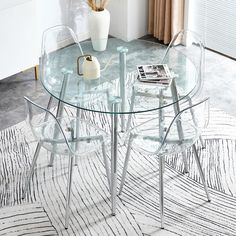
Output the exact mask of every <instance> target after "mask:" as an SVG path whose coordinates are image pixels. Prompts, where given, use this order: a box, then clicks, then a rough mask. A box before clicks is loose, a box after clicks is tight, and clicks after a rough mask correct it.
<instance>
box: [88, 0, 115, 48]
mask: <svg viewBox="0 0 236 236" xmlns="http://www.w3.org/2000/svg"><path fill="white" fill-rule="evenodd" d="M87 2H88V5H89V7H90V8H91V12H90V13H89V17H88V21H89V22H88V23H89V32H90V37H91V40H92V44H93V49H94V50H96V51H104V50H105V49H106V45H107V39H108V32H109V27H110V13H109V11H108V10H107V9H106V5H107V3H108V0H87Z"/></svg>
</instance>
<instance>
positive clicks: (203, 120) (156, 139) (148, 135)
mask: <svg viewBox="0 0 236 236" xmlns="http://www.w3.org/2000/svg"><path fill="white" fill-rule="evenodd" d="M193 111H194V113H195V115H196V119H195V120H193V119H192V112H193ZM208 117H209V104H208V98H206V99H204V100H202V101H200V102H197V103H195V104H194V105H191V106H190V107H186V108H184V109H183V110H181V111H180V112H179V113H178V114H177V115H176V116H175V117H174V118H171V117H170V125H169V127H168V128H167V129H166V131H165V134H164V136H162V135H161V136H160V135H159V127H160V126H159V124H158V122H157V119H155V118H153V119H151V120H149V121H146V122H144V123H143V124H140V125H138V126H136V127H134V128H133V129H132V130H131V131H130V134H129V139H128V144H127V145H128V147H127V152H126V157H125V162H124V168H123V173H122V179H121V185H120V194H121V192H122V189H123V186H124V182H125V177H126V173H127V168H128V162H129V157H130V152H131V148H135V149H138V150H139V151H140V152H144V153H146V154H147V155H152V156H156V157H157V158H158V159H159V193H160V219H161V228H164V186H163V172H164V165H165V156H166V155H171V154H176V153H183V151H185V150H186V149H188V148H190V147H192V149H193V153H194V156H195V160H196V163H197V166H198V169H199V173H200V177H201V180H202V183H203V185H204V189H205V192H206V196H207V200H208V201H210V196H209V193H208V187H207V183H206V181H205V177H204V174H203V170H202V167H201V164H200V160H199V156H198V153H197V148H196V145H195V143H196V141H197V140H198V139H199V137H200V135H201V132H202V129H203V128H205V127H206V125H207V124H208ZM178 122H180V123H181V124H182V129H183V137H182V139H181V140H180V139H179V135H178V129H177V124H178Z"/></svg>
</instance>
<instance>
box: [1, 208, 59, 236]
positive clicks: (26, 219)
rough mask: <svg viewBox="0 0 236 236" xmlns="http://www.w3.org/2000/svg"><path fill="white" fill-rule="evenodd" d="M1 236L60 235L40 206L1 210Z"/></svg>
mask: <svg viewBox="0 0 236 236" xmlns="http://www.w3.org/2000/svg"><path fill="white" fill-rule="evenodd" d="M0 235H1V236H2V235H7V236H16V235H32V236H53V235H58V233H57V232H56V230H55V228H54V227H53V226H52V224H51V222H50V220H49V218H48V216H47V214H46V212H45V210H44V209H43V207H42V206H41V205H39V204H22V205H17V206H14V207H4V208H0Z"/></svg>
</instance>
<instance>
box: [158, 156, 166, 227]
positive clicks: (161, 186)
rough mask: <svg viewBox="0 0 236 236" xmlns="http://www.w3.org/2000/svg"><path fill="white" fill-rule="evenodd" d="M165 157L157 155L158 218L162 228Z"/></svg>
mask: <svg viewBox="0 0 236 236" xmlns="http://www.w3.org/2000/svg"><path fill="white" fill-rule="evenodd" d="M164 165H165V159H164V156H162V155H161V156H159V193H160V196H159V200H160V220H161V229H164V183H163V172H164Z"/></svg>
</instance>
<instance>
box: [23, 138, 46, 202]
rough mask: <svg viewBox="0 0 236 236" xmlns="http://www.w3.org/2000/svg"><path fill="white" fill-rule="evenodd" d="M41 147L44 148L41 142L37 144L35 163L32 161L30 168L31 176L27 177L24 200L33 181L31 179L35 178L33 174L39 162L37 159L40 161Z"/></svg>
mask: <svg viewBox="0 0 236 236" xmlns="http://www.w3.org/2000/svg"><path fill="white" fill-rule="evenodd" d="M41 146H42V143H41V142H39V143H38V144H37V147H36V149H35V152H34V157H33V161H32V164H31V167H30V173H29V175H28V177H27V179H26V182H25V190H24V192H23V195H22V199H25V197H26V193H27V192H28V190H29V184H30V180H31V178H32V176H33V173H34V167H35V164H36V162H37V159H38V156H39V151H40V148H41Z"/></svg>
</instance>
